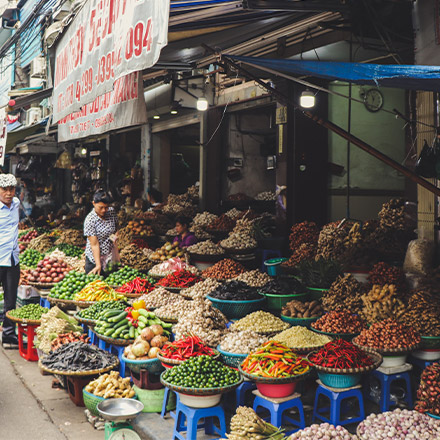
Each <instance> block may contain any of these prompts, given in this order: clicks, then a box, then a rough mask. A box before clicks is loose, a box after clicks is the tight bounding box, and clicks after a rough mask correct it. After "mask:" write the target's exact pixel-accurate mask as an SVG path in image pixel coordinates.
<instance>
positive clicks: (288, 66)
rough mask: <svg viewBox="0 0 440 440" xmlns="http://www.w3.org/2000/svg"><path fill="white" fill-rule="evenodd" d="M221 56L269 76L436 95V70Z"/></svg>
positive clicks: (439, 75) (439, 73)
mask: <svg viewBox="0 0 440 440" xmlns="http://www.w3.org/2000/svg"><path fill="white" fill-rule="evenodd" d="M225 56H226V57H229V58H231V59H232V60H234V61H240V62H242V63H245V64H247V65H249V66H253V67H257V68H259V69H262V70H265V71H270V72H272V73H273V71H278V72H284V73H289V74H291V75H298V76H313V77H317V78H324V79H328V80H330V81H335V80H339V81H347V82H353V83H356V84H361V85H371V86H375V87H380V86H382V87H394V88H402V89H410V90H427V91H431V92H438V91H440V67H439V66H412V65H395V64H362V63H345V62H326V61H302V60H281V59H264V58H257V57H241V56H234V55H227V54H225Z"/></svg>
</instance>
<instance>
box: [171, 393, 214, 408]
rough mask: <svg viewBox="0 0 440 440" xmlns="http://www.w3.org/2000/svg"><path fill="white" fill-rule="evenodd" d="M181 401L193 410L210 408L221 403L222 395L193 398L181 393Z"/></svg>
mask: <svg viewBox="0 0 440 440" xmlns="http://www.w3.org/2000/svg"><path fill="white" fill-rule="evenodd" d="M179 397H180V401H181V402H182V403H183V404H184V405H186V406H190V407H191V408H210V407H211V406H216V405H218V404H219V403H220V400H221V398H222V395H221V394H213V395H212V396H192V395H189V394H182V393H179Z"/></svg>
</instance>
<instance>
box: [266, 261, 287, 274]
mask: <svg viewBox="0 0 440 440" xmlns="http://www.w3.org/2000/svg"><path fill="white" fill-rule="evenodd" d="M283 261H287V258H271V259H270V260H266V261H265V262H264V265H265V266H266V269H267V273H268V275H270V276H277V275H280V273H281V266H280V265H281V263H282V262H283Z"/></svg>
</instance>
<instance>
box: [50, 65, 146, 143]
mask: <svg viewBox="0 0 440 440" xmlns="http://www.w3.org/2000/svg"><path fill="white" fill-rule="evenodd" d="M146 122H147V108H146V106H145V98H144V91H143V83H142V79H141V74H140V72H134V73H130V74H129V75H126V76H124V77H122V78H119V79H117V80H116V82H115V88H114V90H113V91H111V92H108V93H105V94H104V95H101V96H98V97H97V98H96V99H95V100H94V101H93V102H92V103H89V104H86V105H85V106H84V107H83V108H82V109H81V110H80V111H79V112H75V113H72V114H70V115H68V116H66V117H65V118H63V119H61V120H60V121H58V140H59V141H60V142H66V141H69V140H72V139H80V138H83V137H86V136H92V135H97V134H102V133H106V132H107V131H110V130H116V129H118V128H123V127H129V126H132V125H140V124H145V123H146Z"/></svg>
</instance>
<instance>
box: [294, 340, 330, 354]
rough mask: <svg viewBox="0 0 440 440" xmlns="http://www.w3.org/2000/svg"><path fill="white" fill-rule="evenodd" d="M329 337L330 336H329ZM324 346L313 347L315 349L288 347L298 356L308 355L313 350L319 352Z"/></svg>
mask: <svg viewBox="0 0 440 440" xmlns="http://www.w3.org/2000/svg"><path fill="white" fill-rule="evenodd" d="M329 337H330V336H329ZM332 340H333V339H331V340H330V341H329V342H331V341H332ZM324 345H325V344H322V345H319V346H315V347H289V348H290V349H291V350H292V351H294V352H295V353H298V354H309V353H310V352H312V351H315V350H321V348H322V347H324Z"/></svg>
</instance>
